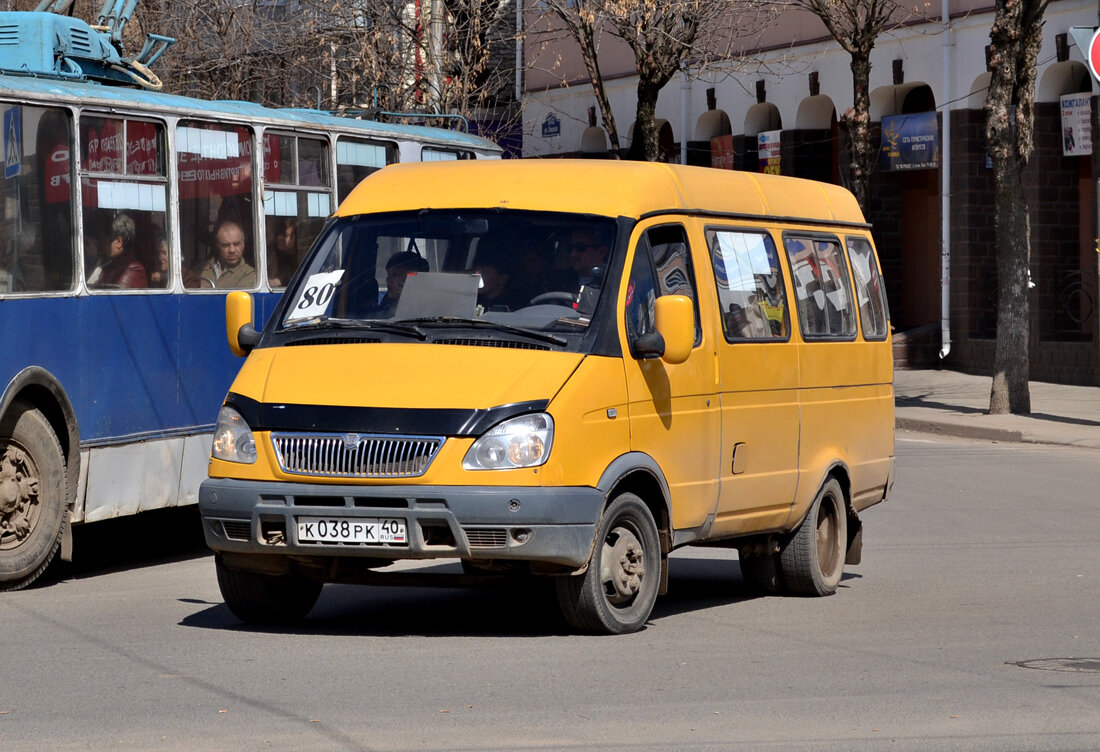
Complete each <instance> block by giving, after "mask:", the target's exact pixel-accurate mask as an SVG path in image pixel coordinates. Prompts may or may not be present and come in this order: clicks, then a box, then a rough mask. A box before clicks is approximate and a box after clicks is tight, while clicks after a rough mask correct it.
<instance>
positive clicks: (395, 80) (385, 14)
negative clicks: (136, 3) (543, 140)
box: [142, 0, 519, 127]
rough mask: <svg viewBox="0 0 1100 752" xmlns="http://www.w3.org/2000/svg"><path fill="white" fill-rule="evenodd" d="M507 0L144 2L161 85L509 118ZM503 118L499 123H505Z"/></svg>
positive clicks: (340, 105)
mask: <svg viewBox="0 0 1100 752" xmlns="http://www.w3.org/2000/svg"><path fill="white" fill-rule="evenodd" d="M510 7H511V0H434V1H433V0H425V2H423V3H420V4H412V3H408V2H403V1H402V0H374V1H372V2H369V3H364V2H361V1H359V0H283V2H271V1H270V0H171V1H170V2H169V1H168V0H147V7H146V8H145V12H144V14H143V16H142V20H143V25H145V26H147V27H149V29H150V30H152V31H156V32H157V33H161V34H165V35H168V36H174V37H176V39H177V43H176V45H175V46H174V47H173V48H171V50H170V51H169V52H168V54H166V55H165V56H164V58H163V60H162V62H161V63H159V64H158V68H160V69H161V77H162V78H163V79H164V81H165V84H166V88H168V89H169V90H172V91H176V92H178V93H183V94H189V95H192V96H198V97H204V98H217V99H243V100H251V101H256V102H260V103H263V104H268V105H275V106H310V107H323V108H326V109H332V110H343V111H353V110H354V111H370V112H373V113H378V112H380V111H387V112H408V113H413V112H415V113H421V114H422V117H419V118H417V120H418V121H420V122H423V121H425V120H430V121H431V122H433V123H434V124H444V123H449V122H453V121H448V120H446V119H444V118H438V117H437V118H434V119H432V118H430V117H428V116H430V115H433V114H436V115H438V114H446V115H459V116H462V117H464V118H466V119H468V120H473V119H483V118H488V119H492V120H494V121H496V122H497V124H498V127H499V126H501V121H507V120H509V119H512V120H515V121H517V122H518V118H519V113H518V110H517V108H516V107H515V106H514V105H513V100H514V97H513V96H512V85H511V83H512V81H513V77H514V75H515V68H514V66H513V63H512V60H511V59H510V58H509V57H508V56H507V53H508V52H510V51H511V50H512V49H513V47H514V38H515V36H514V35H515V30H514V27H513V25H512V22H511V16H510V15H509V8H510ZM505 125H506V124H505Z"/></svg>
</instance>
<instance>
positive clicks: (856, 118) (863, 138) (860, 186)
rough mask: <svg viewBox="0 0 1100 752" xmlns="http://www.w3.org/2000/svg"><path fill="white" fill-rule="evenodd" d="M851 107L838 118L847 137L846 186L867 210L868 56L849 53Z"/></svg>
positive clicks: (870, 166)
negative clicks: (850, 56)
mask: <svg viewBox="0 0 1100 752" xmlns="http://www.w3.org/2000/svg"><path fill="white" fill-rule="evenodd" d="M851 68H852V109H851V110H849V111H848V112H846V113H844V118H843V120H842V122H843V125H844V128H845V131H846V135H847V137H848V180H849V186H848V188H849V189H850V190H851V191H852V193H853V194H854V195H855V197H856V201H857V202H858V203H859V207H860V208H861V209H863V211H864V213H866V212H867V198H868V196H869V195H870V184H871V172H872V171H873V170H874V168H875V157H876V156H877V155H876V153H875V149H874V147H873V145H872V144H871V56H870V52H869V51H868V53H867V54H860V53H852V63H851Z"/></svg>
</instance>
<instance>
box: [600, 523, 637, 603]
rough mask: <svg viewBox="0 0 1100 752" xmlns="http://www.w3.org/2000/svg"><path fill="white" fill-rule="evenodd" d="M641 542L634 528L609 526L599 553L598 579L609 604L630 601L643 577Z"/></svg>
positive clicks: (635, 594)
mask: <svg viewBox="0 0 1100 752" xmlns="http://www.w3.org/2000/svg"><path fill="white" fill-rule="evenodd" d="M645 576H646V571H645V546H644V545H642V542H641V540H640V539H639V538H638V536H637V535H636V534H635V531H633V530H631V529H630V528H627V527H623V526H621V525H620V526H616V527H614V528H612V529H611V531H610V532H609V533H608V534H607V537H606V538H605V539H604V542H603V548H602V550H601V553H600V582H601V583H602V585H603V592H604V595H605V597H606V598H607V602H608V603H609V604H611V605H612V606H617V607H624V606H628V605H630V603H631V602H632V601H633V600H634V598H635V596H637V595H638V593H639V591H641V589H642V584H643V582H644V581H645Z"/></svg>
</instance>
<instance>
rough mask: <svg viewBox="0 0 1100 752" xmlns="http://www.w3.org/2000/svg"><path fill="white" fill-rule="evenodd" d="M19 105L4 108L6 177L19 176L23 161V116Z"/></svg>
mask: <svg viewBox="0 0 1100 752" xmlns="http://www.w3.org/2000/svg"><path fill="white" fill-rule="evenodd" d="M21 115H22V110H20V109H19V107H18V106H16V107H10V108H8V109H6V110H4V177H5V178H16V177H19V172H20V165H21V164H22V162H23V155H22V150H23V118H22V117H21Z"/></svg>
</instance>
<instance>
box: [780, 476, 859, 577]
mask: <svg viewBox="0 0 1100 752" xmlns="http://www.w3.org/2000/svg"><path fill="white" fill-rule="evenodd" d="M847 548H848V510H847V507H846V506H845V503H844V492H843V491H842V490H841V488H840V483H839V482H837V480H836V478H830V479H829V480H827V481H825V484H824V485H823V486H822V487H821V490H820V491H818V492H817V498H815V499H814V503H813V504H811V505H810V510H809V511H808V512H807V513H806V516H805V518H803V520H802V524H801V525H799V527H798V530H796V531H795V533H794V535H793V536H792V537H791V539H790V540H789V541H787V544H786V545H785V546H784V547H783V550H782V551H781V552H780V554H779V560H780V568H781V570H782V578H783V584H784V585H785V586H786V587H787V589H788V590H790V591H791V592H793V593H799V594H803V595H832V594H833V593H835V592H836V589H837V586H838V585H839V584H840V577H841V575H842V574H843V573H844V558H845V554H846V552H847Z"/></svg>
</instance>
